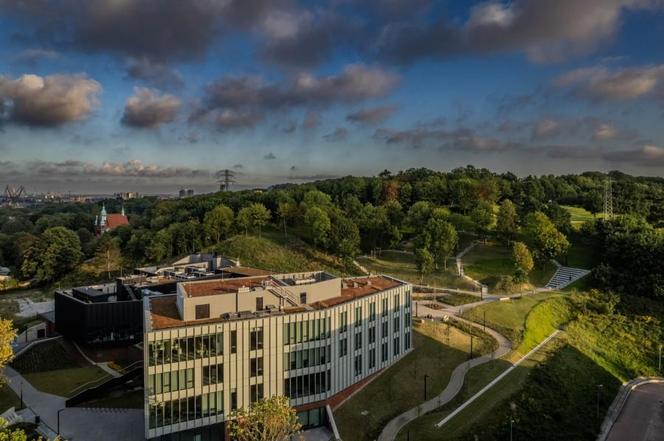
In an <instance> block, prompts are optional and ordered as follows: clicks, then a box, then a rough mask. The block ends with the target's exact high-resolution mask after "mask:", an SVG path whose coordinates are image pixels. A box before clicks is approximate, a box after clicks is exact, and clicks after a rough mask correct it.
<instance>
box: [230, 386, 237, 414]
mask: <svg viewBox="0 0 664 441" xmlns="http://www.w3.org/2000/svg"><path fill="white" fill-rule="evenodd" d="M236 409H237V389H233V390H231V410H236Z"/></svg>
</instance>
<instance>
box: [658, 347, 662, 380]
mask: <svg viewBox="0 0 664 441" xmlns="http://www.w3.org/2000/svg"><path fill="white" fill-rule="evenodd" d="M658 370H659V372H660V373H661V372H662V345H659V369H658Z"/></svg>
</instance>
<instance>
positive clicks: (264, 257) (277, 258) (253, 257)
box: [208, 230, 358, 275]
mask: <svg viewBox="0 0 664 441" xmlns="http://www.w3.org/2000/svg"><path fill="white" fill-rule="evenodd" d="M212 250H216V251H218V252H219V253H220V254H221V255H225V256H228V257H230V258H233V259H240V263H241V264H242V265H246V266H252V267H256V268H261V269H266V270H270V271H274V272H299V271H308V270H326V271H329V272H331V273H333V274H337V275H355V274H358V273H357V270H356V269H354V268H346V267H345V266H344V265H343V263H342V262H341V260H340V259H338V258H336V257H334V256H331V255H329V254H325V253H323V252H321V251H318V250H316V249H315V248H313V247H311V246H309V245H307V244H306V243H305V242H303V241H302V240H300V239H298V238H297V237H295V236H293V235H292V234H291V235H289V236H288V237H284V235H283V232H278V231H274V230H268V231H264V232H263V234H262V237H258V236H245V235H242V234H240V235H237V236H233V237H231V238H229V239H226V240H224V241H223V242H221V243H220V244H219V245H216V246H215V247H212V248H210V249H208V251H212Z"/></svg>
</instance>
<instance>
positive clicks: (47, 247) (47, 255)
mask: <svg viewBox="0 0 664 441" xmlns="http://www.w3.org/2000/svg"><path fill="white" fill-rule="evenodd" d="M82 256H83V253H82V252H81V241H80V240H79V238H78V236H77V235H76V233H74V232H73V231H71V230H70V229H68V228H65V227H53V228H48V229H47V230H46V231H44V233H42V235H41V236H40V237H39V240H38V241H37V242H36V243H35V244H34V246H32V247H31V248H30V249H29V250H28V251H27V252H26V255H25V258H24V259H23V265H22V266H21V272H22V273H23V274H24V275H26V276H28V277H34V278H35V279H37V280H38V281H39V282H52V281H54V280H57V279H58V278H60V277H62V276H64V275H65V274H67V273H69V272H70V271H72V270H73V269H75V268H76V265H78V263H79V262H80V260H81V257H82Z"/></svg>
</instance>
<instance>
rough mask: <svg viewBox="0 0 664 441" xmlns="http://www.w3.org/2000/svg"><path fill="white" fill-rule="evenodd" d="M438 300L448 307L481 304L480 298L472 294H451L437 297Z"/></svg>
mask: <svg viewBox="0 0 664 441" xmlns="http://www.w3.org/2000/svg"><path fill="white" fill-rule="evenodd" d="M436 300H438V301H439V302H442V303H445V304H447V305H452V306H459V305H467V304H468V303H474V302H479V301H480V298H479V297H478V296H474V295H471V294H462V293H461V294H459V293H450V294H445V295H442V296H439V297H436Z"/></svg>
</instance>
